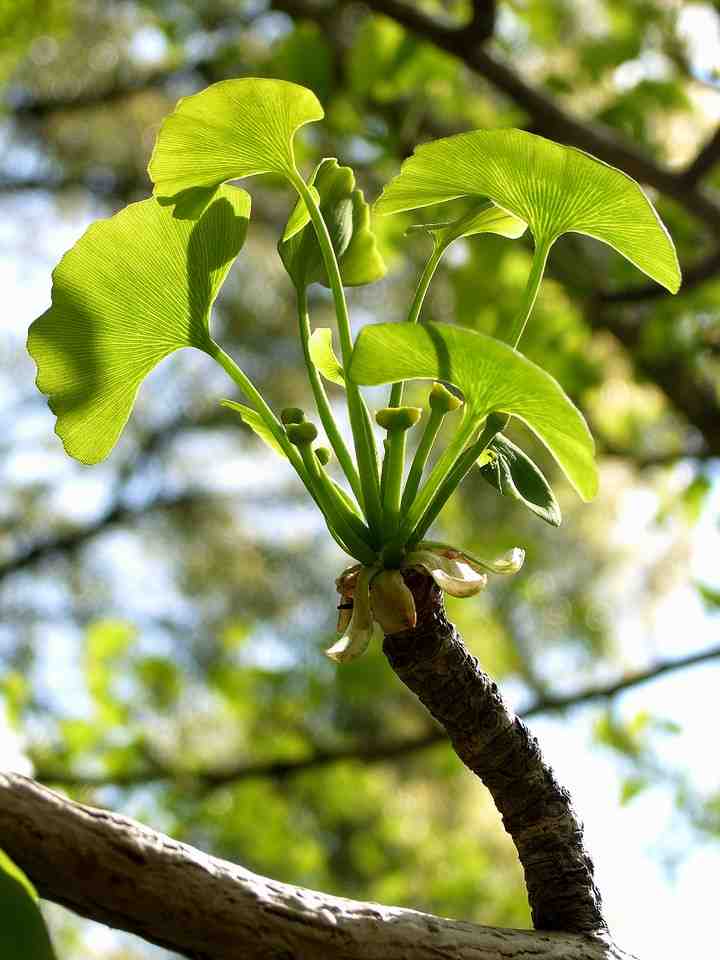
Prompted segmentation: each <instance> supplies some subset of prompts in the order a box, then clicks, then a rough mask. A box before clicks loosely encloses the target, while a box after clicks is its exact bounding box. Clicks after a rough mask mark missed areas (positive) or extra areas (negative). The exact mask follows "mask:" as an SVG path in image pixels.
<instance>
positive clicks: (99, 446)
mask: <svg viewBox="0 0 720 960" xmlns="http://www.w3.org/2000/svg"><path fill="white" fill-rule="evenodd" d="M249 216H250V197H249V196H248V195H247V193H245V191H244V190H239V189H237V188H236V187H230V186H228V187H222V188H221V189H220V190H219V191H218V194H217V196H216V198H215V200H213V202H212V204H211V205H210V206H209V207H208V209H207V210H206V212H205V213H204V214H203V216H202V217H201V219H200V220H198V221H196V222H193V221H189V220H176V219H174V218H173V216H172V212H171V211H170V209H169V208H166V207H162V206H161V205H160V204H159V203H157V201H156V200H153V199H150V200H143V201H141V202H140V203H133V204H131V205H130V206H129V207H126V208H125V209H124V210H122V211H120V213H117V214H116V215H115V216H114V217H110V219H108V220H100V221H98V222H97V223H94V224H93V225H92V226H91V227H90V228H89V229H88V230H87V231H86V233H85V234H83V236H82V237H81V238H80V239H79V240H78V242H77V243H76V244H75V246H74V247H73V248H72V249H71V250H69V251H68V252H67V253H66V254H65V256H64V257H63V258H62V260H61V261H60V263H59V265H58V266H57V268H56V269H55V272H54V273H53V289H52V306H51V307H50V308H49V309H48V310H47V311H46V312H45V313H44V314H43V315H42V316H41V317H39V318H38V319H37V320H35V322H34V323H33V324H32V326H31V328H30V334H29V337H28V350H29V351H30V354H31V355H32V357H33V358H34V360H35V362H36V364H37V368H38V376H37V385H38V387H39V388H40V390H42V392H43V393H45V394H47V396H48V403H49V405H50V409H51V410H52V411H53V413H54V414H55V415H56V416H57V425H56V432H57V434H58V436H59V437H60V438H61V440H62V441H63V444H64V445H65V449H66V450H67V452H68V453H69V454H70V456H72V457H76V458H77V459H78V460H80V461H82V462H83V463H97V462H98V461H100V460H102V459H103V458H104V457H106V456H107V455H108V453H109V452H110V450H112V448H113V446H114V445H115V442H116V441H117V438H118V437H119V435H120V433H121V431H122V429H123V427H124V426H125V423H126V422H127V419H128V417H129V415H130V411H131V409H132V405H133V402H134V400H135V395H136V393H137V390H138V387H139V385H140V383H141V382H142V380H143V379H144V378H145V377H146V376H147V374H148V373H149V372H150V371H151V370H152V369H153V367H155V365H156V364H157V363H159V362H160V360H162V359H163V358H164V357H166V356H167V355H168V354H170V353H172V352H173V351H174V350H178V349H179V348H181V347H190V346H194V347H199V348H200V349H201V350H206V349H208V347H209V345H210V344H211V340H210V334H209V331H208V317H209V313H210V308H211V306H212V304H213V301H214V300H215V297H216V295H217V292H218V290H219V289H220V286H221V284H222V282H223V280H224V279H225V276H226V275H227V272H228V270H229V269H230V265H231V264H232V262H233V260H234V259H235V257H236V256H237V254H238V252H239V251H240V248H241V247H242V245H243V242H244V240H245V234H246V232H247V223H248V218H249Z"/></svg>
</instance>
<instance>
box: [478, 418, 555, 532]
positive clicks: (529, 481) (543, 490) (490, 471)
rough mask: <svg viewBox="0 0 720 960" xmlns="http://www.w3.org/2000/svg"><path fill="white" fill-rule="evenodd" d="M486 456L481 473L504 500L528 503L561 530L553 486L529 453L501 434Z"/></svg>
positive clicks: (539, 514) (495, 439)
mask: <svg viewBox="0 0 720 960" xmlns="http://www.w3.org/2000/svg"><path fill="white" fill-rule="evenodd" d="M486 455H487V456H485V455H484V459H485V461H486V462H484V463H482V464H480V473H481V475H482V476H483V477H484V478H485V480H487V482H488V483H490V484H491V485H492V486H493V487H495V489H496V490H497V491H498V492H499V493H501V494H502V495H503V496H506V497H513V499H515V500H519V501H520V502H521V503H524V504H525V506H526V507H527V508H528V510H532V512H533V513H535V514H537V515H538V516H539V517H542V519H543V520H545V521H546V522H547V523H550V524H552V526H554V527H559V526H560V522H561V520H562V514H561V513H560V507H559V505H558V502H557V500H556V499H555V495H554V494H553V492H552V489H551V488H550V484H549V483H548V482H547V480H546V479H545V477H544V476H543V474H542V473H541V471H540V470H539V468H538V467H537V466H536V465H535V464H534V463H533V461H532V460H531V459H530V457H528V455H527V454H526V453H523V451H522V450H521V449H520V448H519V447H516V446H515V444H514V443H512V441H510V440H508V439H507V437H504V436H503V435H502V434H501V433H498V434H497V435H496V436H495V438H494V439H493V440H491V441H490V444H489V446H488V448H487V451H486ZM478 463H480V462H479V461H478Z"/></svg>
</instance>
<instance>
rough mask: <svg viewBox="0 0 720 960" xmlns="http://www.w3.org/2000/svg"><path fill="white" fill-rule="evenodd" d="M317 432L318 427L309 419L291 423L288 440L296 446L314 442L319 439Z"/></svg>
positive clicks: (288, 429)
mask: <svg viewBox="0 0 720 960" xmlns="http://www.w3.org/2000/svg"><path fill="white" fill-rule="evenodd" d="M317 434H318V432H317V427H316V426H315V424H314V423H310V421H309V420H304V421H303V422H302V423H289V424H288V427H287V435H288V440H289V441H290V443H292V444H294V445H295V446H296V447H304V446H306V445H308V444H310V443H314V442H315V440H317Z"/></svg>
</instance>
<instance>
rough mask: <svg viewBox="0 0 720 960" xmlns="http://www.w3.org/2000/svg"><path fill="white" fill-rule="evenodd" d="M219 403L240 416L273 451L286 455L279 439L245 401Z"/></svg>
mask: <svg viewBox="0 0 720 960" xmlns="http://www.w3.org/2000/svg"><path fill="white" fill-rule="evenodd" d="M220 403H221V405H222V406H223V407H227V408H228V410H234V411H235V413H237V414H238V415H239V416H240V419H241V420H242V422H243V423H244V424H246V425H247V426H248V427H250V429H251V430H252V431H253V433H254V434H255V435H256V436H258V437H260V439H261V440H262V441H263V442H264V443H266V444H267V445H268V446H269V447H270V449H271V450H274V451H275V453H277V454H279V456H281V457H287V454H286V453H285V451H284V450H283V448H282V446H281V445H280V441H279V440H278V438H277V437H276V436H275V434H274V433H273V432H272V430H271V429H270V427H268V425H267V423H266V422H265V421H264V420H263V418H262V417H261V416H260V414H259V413H258V412H257V411H256V410H253V408H252V407H249V406H248V405H247V404H246V403H237V402H236V401H235V400H221V401H220Z"/></svg>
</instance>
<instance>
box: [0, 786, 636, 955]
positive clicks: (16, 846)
mask: <svg viewBox="0 0 720 960" xmlns="http://www.w3.org/2000/svg"><path fill="white" fill-rule="evenodd" d="M0 837H2V846H3V847H4V849H5V850H6V851H7V853H8V854H9V855H10V856H11V857H12V858H13V860H15V861H16V863H18V864H19V866H20V867H22V869H23V870H24V871H25V872H26V873H27V874H28V876H29V877H30V878H31V879H32V881H33V883H34V884H35V886H36V887H37V889H38V892H39V893H40V895H41V896H42V897H44V898H46V899H48V900H53V901H55V902H56V903H60V904H62V905H63V906H66V907H69V908H70V909H71V910H74V911H75V912H76V913H79V914H80V915H81V916H84V917H88V918H90V919H92V920H98V921H100V922H101V923H106V924H108V925H110V926H113V927H117V928H119V929H121V930H127V931H129V932H130V933H135V934H138V935H139V936H141V937H143V938H144V939H145V940H148V941H149V942H151V943H156V944H158V945H159V946H162V947H166V948H167V949H169V950H174V951H176V952H178V953H180V954H183V955H184V956H186V957H190V958H192V960H241V958H242V960H270V958H280V957H283V958H288V960H289V958H290V957H297V958H300V957H302V960H316V958H317V960H321V958H322V960H326V958H327V957H334V958H338V960H405V958H407V957H408V956H410V955H412V957H413V958H414V960H503V958H508V960H510V958H512V957H530V956H532V957H533V960H631V958H629V957H628V955H627V954H625V953H623V952H622V951H620V950H618V949H617V948H616V947H615V946H613V945H612V944H611V943H610V942H609V941H608V940H607V939H605V938H603V937H584V936H579V935H572V934H560V933H540V932H534V931H530V930H505V929H500V928H497V927H483V926H479V925H477V924H473V923H464V922H462V921H459V920H447V919H444V918H442V917H434V916H430V915H428V914H424V913H418V912H416V911H414V910H403V909H399V908H397V907H385V906H381V905H379V904H375V903H361V902H358V901H355V900H345V899H342V898H340V897H333V896H330V895H329V894H325V893H319V892H317V891H314V890H306V889H304V888H302V887H296V886H292V885H291V884H286V883H280V882H278V881H275V880H269V879H267V878H266V877H261V876H258V875H257V874H254V873H251V872H250V871H249V870H245V869H244V868H243V867H239V866H236V865H235V864H232V863H229V862H228V861H226V860H220V859H218V858H216V857H211V856H208V855H207V854H204V853H202V852H201V851H200V850H197V849H195V848H193V847H189V846H187V845H185V844H182V843H178V842H177V841H175V840H172V839H171V838H170V837H167V836H164V835H163V834H160V833H156V832H155V831H153V830H150V829H149V828H148V827H145V826H142V825H141V824H139V823H137V822H136V821H134V820H130V819H128V818H127V817H122V816H119V815H118V814H115V813H110V812H108V811H106V810H98V809H95V808H92V807H86V806H83V805H81V804H79V803H74V802H72V801H71V800H66V799H65V798H63V797H62V796H60V795H59V794H57V793H54V792H52V791H51V790H48V789H46V788H45V787H42V786H40V785H39V784H37V783H35V782H34V781H32V780H28V779H27V778H25V777H22V776H20V775H19V774H0Z"/></svg>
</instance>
